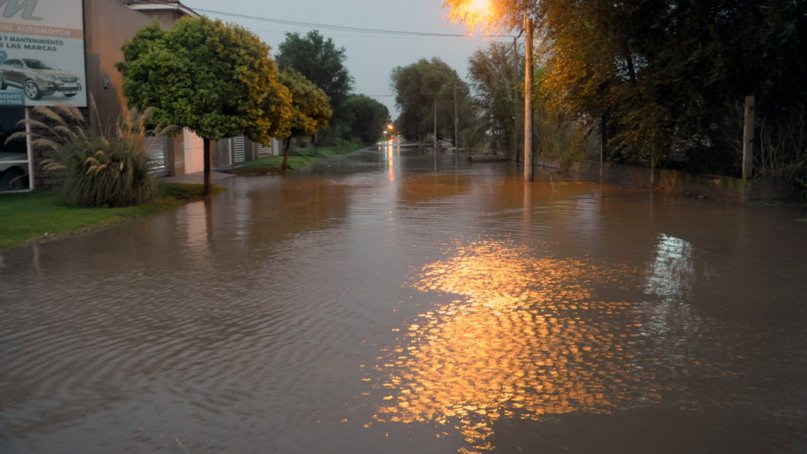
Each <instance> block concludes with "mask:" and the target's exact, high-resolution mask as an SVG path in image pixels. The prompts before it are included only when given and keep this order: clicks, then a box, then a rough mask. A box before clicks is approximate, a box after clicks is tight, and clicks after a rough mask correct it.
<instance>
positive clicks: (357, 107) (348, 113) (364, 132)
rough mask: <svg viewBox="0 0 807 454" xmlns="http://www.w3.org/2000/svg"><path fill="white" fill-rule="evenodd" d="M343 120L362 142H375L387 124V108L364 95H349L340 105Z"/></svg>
mask: <svg viewBox="0 0 807 454" xmlns="http://www.w3.org/2000/svg"><path fill="white" fill-rule="evenodd" d="M342 110H343V111H344V113H343V117H344V121H345V122H346V123H347V126H348V127H349V129H350V130H351V131H352V132H353V134H355V135H356V136H358V138H359V140H361V141H362V143H364V144H372V143H375V142H377V141H378V140H379V139H380V138H381V136H382V135H383V133H384V128H385V127H386V126H387V125H388V124H389V122H390V121H391V120H390V114H389V109H387V106H385V105H384V104H381V103H380V102H378V101H376V100H375V99H373V98H370V97H369V96H365V95H350V96H348V98H347V100H346V101H345V103H344V105H343V106H342Z"/></svg>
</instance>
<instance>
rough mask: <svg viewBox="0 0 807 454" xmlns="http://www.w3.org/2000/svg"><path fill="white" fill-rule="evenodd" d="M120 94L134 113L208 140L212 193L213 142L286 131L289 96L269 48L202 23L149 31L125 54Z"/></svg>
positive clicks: (240, 32)
mask: <svg viewBox="0 0 807 454" xmlns="http://www.w3.org/2000/svg"><path fill="white" fill-rule="evenodd" d="M123 53H124V61H123V62H122V63H120V64H119V65H118V69H119V70H120V71H121V73H122V74H123V90H124V94H125V95H126V97H127V100H128V102H129V105H130V106H133V107H138V108H141V109H144V108H147V107H154V108H155V113H154V115H155V117H156V119H157V120H158V121H163V122H168V123H172V124H174V125H177V126H182V127H187V128H189V129H191V130H193V131H194V132H196V133H197V134H198V135H199V136H201V137H202V138H203V140H204V187H205V193H206V194H208V193H209V191H210V142H211V140H217V139H221V138H225V137H232V136H237V135H241V134H246V135H248V136H249V137H250V138H251V139H253V140H256V141H259V142H265V141H266V139H267V138H268V137H269V136H271V135H275V132H276V131H279V130H282V129H284V128H286V127H287V123H288V116H289V115H290V109H289V108H288V103H289V101H290V100H289V95H288V91H287V90H286V89H285V88H284V87H283V86H282V85H280V84H279V83H278V82H277V81H276V74H277V70H276V68H275V64H274V61H273V60H272V59H271V58H270V57H269V47H268V46H267V45H266V44H265V43H263V42H262V41H261V40H260V39H259V38H258V37H257V36H256V35H255V34H253V33H251V32H249V31H247V30H246V29H244V28H242V27H240V26H237V25H232V24H224V23H223V22H221V21H218V20H216V21H213V20H210V19H207V18H204V17H199V18H183V19H181V20H179V21H178V22H177V24H176V25H175V26H174V27H173V28H171V29H170V30H168V31H162V30H161V29H160V28H159V26H158V25H157V24H154V25H152V26H150V27H146V28H143V29H141V30H140V31H138V33H137V34H136V35H135V36H134V37H133V38H132V39H131V40H130V41H129V42H127V43H126V44H125V45H124V46H123Z"/></svg>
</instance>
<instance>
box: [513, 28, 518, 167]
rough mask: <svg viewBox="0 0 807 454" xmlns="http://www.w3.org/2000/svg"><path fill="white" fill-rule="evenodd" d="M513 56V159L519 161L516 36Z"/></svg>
mask: <svg viewBox="0 0 807 454" xmlns="http://www.w3.org/2000/svg"><path fill="white" fill-rule="evenodd" d="M513 58H514V59H515V61H514V62H513V76H514V77H513V82H514V83H513V159H515V160H516V162H518V161H519V159H518V115H516V107H517V106H518V84H517V83H515V79H516V77H515V76H517V75H518V69H517V68H518V41H516V37H515V36H514V37H513Z"/></svg>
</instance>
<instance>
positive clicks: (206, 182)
mask: <svg viewBox="0 0 807 454" xmlns="http://www.w3.org/2000/svg"><path fill="white" fill-rule="evenodd" d="M202 146H203V147H204V158H203V160H204V172H203V174H204V191H203V192H202V193H203V194H204V195H210V139H208V138H207V137H204V138H202Z"/></svg>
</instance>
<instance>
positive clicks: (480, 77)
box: [468, 42, 523, 150]
mask: <svg viewBox="0 0 807 454" xmlns="http://www.w3.org/2000/svg"><path fill="white" fill-rule="evenodd" d="M516 52H517V49H514V46H513V45H510V44H505V43H496V42H494V43H491V44H490V45H489V46H488V47H487V49H480V50H477V51H476V52H474V53H473V55H471V58H470V59H469V61H468V74H469V77H470V78H471V86H472V88H473V89H474V92H475V96H476V100H477V102H478V104H479V106H480V110H481V112H482V119H483V120H482V124H481V125H480V126H481V128H483V131H491V132H492V133H493V135H494V137H493V138H494V146H495V147H497V148H499V149H504V150H510V149H512V147H513V146H514V143H513V140H515V139H514V132H515V124H514V121H513V119H514V118H517V117H518V114H519V98H520V97H519V86H520V84H521V80H522V79H523V73H522V72H521V69H520V66H519V65H518V64H517V60H518V55H516Z"/></svg>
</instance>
